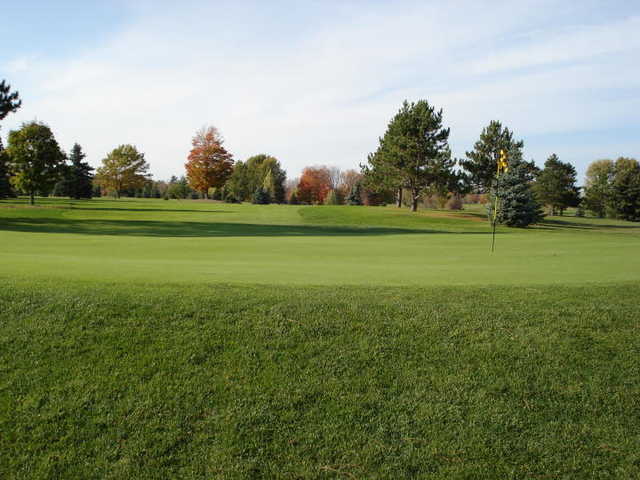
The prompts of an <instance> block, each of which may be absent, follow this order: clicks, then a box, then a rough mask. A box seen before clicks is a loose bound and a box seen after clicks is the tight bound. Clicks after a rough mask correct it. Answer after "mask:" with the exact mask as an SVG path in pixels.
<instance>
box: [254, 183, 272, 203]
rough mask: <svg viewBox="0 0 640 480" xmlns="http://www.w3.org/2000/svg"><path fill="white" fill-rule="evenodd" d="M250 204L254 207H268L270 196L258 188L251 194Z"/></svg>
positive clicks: (261, 188)
mask: <svg viewBox="0 0 640 480" xmlns="http://www.w3.org/2000/svg"><path fill="white" fill-rule="evenodd" d="M252 203H255V204H256V205H268V204H269V203H271V196H270V195H269V192H267V191H266V190H265V189H264V188H263V187H260V188H258V189H257V190H256V191H255V193H254V194H253V200H252Z"/></svg>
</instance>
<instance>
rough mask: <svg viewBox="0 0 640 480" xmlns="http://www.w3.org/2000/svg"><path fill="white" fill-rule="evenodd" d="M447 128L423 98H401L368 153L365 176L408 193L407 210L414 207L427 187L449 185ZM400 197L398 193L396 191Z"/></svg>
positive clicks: (415, 208)
mask: <svg viewBox="0 0 640 480" xmlns="http://www.w3.org/2000/svg"><path fill="white" fill-rule="evenodd" d="M448 138H449V129H448V128H444V127H443V126H442V109H440V110H438V111H436V110H435V108H434V107H432V106H431V105H429V103H428V102H427V101H426V100H420V101H418V102H417V103H413V102H412V103H409V102H407V101H405V102H404V103H403V104H402V108H400V110H399V111H398V113H397V114H396V115H395V116H394V117H393V119H392V120H391V122H389V126H388V127H387V131H386V133H385V135H384V136H383V137H382V138H381V139H380V147H379V148H378V150H377V151H376V153H375V154H371V155H369V159H368V160H369V165H367V166H366V167H364V168H363V170H364V173H365V176H368V177H369V181H372V182H373V183H374V184H375V183H377V182H379V183H380V185H379V186H382V187H388V186H391V185H393V187H394V189H396V190H397V191H398V192H399V191H400V189H401V188H402V187H405V188H407V189H408V191H409V193H410V195H411V211H413V212H415V211H416V210H417V209H418V201H419V199H420V196H421V195H422V194H423V193H424V192H425V191H426V190H427V189H429V188H435V187H437V186H438V185H441V184H447V185H448V184H450V183H451V177H452V176H453V175H454V172H453V166H454V165H455V163H456V162H455V160H452V159H451V154H450V151H449V146H448V143H447V142H448ZM398 199H399V200H400V194H398Z"/></svg>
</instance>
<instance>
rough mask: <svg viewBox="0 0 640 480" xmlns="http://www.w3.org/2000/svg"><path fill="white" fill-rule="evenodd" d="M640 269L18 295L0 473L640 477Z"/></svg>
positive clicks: (3, 351) (5, 364)
mask: <svg viewBox="0 0 640 480" xmlns="http://www.w3.org/2000/svg"><path fill="white" fill-rule="evenodd" d="M639 295H640V287H638V285H637V284H633V285H632V284H628V285H612V286H590V287H524V288H517V287H510V288H497V289H496V288H488V287H487V288H482V287H467V288H464V289H458V288H430V289H416V288H403V289H399V288H384V289H383V288H371V287H369V288H356V287H352V288H349V289H335V288H328V287H304V288H295V287H277V288H276V287H264V286H262V287H248V286H246V287H235V286H228V285H200V286H197V285H190V286H185V285H168V284H165V285H155V286H153V287H145V286H140V285H131V284H127V285H113V284H112V285H107V284H100V285H95V284H91V283H86V282H81V283H78V282H65V283H64V284H62V285H61V284H60V283H59V282H45V281H39V282H23V281H12V280H5V282H4V287H3V288H2V290H0V329H1V333H2V334H1V335H0V339H1V340H0V342H1V343H0V365H1V367H0V368H1V370H0V371H1V372H2V374H1V376H0V378H1V383H0V431H1V432H2V435H1V436H0V450H1V451H2V452H3V455H2V456H0V477H3V478H29V479H34V478H65V479H70V478H171V477H175V478H224V479H230V478H231V479H232V478H289V479H294V478H367V479H369V478H389V479H396V478H443V479H444V478H474V479H475V478H486V479H495V478H513V479H521V478H635V477H637V476H638V475H640V453H639V452H640V402H638V398H639V395H640V363H639V362H638V358H639V356H640V337H639V336H638V327H639V318H640V309H639V307H638V302H637V298H638V296H639Z"/></svg>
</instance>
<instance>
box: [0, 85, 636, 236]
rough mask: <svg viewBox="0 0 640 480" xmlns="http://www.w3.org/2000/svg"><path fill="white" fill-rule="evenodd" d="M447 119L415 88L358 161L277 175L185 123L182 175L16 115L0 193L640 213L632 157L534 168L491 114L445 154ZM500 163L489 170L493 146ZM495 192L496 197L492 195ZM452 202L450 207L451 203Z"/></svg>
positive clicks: (0, 113)
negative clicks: (85, 146) (461, 149)
mask: <svg viewBox="0 0 640 480" xmlns="http://www.w3.org/2000/svg"><path fill="white" fill-rule="evenodd" d="M21 104H22V101H21V99H20V97H19V94H18V92H15V91H11V87H10V85H8V84H7V83H6V81H4V80H3V81H2V82H0V121H1V120H3V119H4V118H5V117H6V116H7V115H8V114H10V113H12V112H15V111H16V110H17V109H18V108H20V106H21ZM449 135H450V129H449V128H448V127H446V126H445V125H444V115H443V110H442V109H436V108H435V107H434V106H432V105H430V104H429V103H428V101H426V100H420V101H418V102H411V103H409V102H407V101H405V102H404V103H403V104H402V106H401V108H400V109H399V111H398V112H397V113H396V115H394V116H393V118H392V119H391V120H390V122H389V124H388V125H387V129H386V131H385V133H384V135H383V136H382V137H380V138H379V139H378V140H379V141H378V147H377V149H376V151H374V152H372V153H370V154H369V155H368V156H367V159H366V162H364V163H363V164H361V165H360V170H359V171H357V170H346V171H341V170H340V169H338V168H336V167H329V166H325V165H316V166H310V167H307V168H305V169H304V170H303V171H302V174H301V175H300V177H299V178H295V179H287V175H286V172H285V170H284V169H283V168H282V165H281V164H280V162H279V160H278V159H277V158H275V157H273V156H271V155H268V154H258V155H254V156H252V157H250V158H248V159H246V160H244V161H241V160H239V161H236V160H234V158H233V155H232V154H231V153H230V152H229V151H228V150H227V149H226V147H225V146H224V140H223V138H222V135H221V134H220V132H219V131H218V129H216V128H215V127H213V126H209V127H204V128H202V129H200V130H198V131H197V132H196V134H195V135H194V137H193V138H192V142H191V150H190V152H189V155H188V157H187V160H186V163H185V174H184V176H182V177H180V178H177V177H172V178H171V179H170V180H169V181H168V182H165V181H157V180H153V179H152V177H151V175H150V174H149V170H150V166H149V163H148V162H147V161H146V159H145V155H144V153H142V152H140V151H139V150H138V149H137V148H136V147H135V146H133V145H120V146H118V147H116V148H115V149H114V150H113V151H111V152H110V153H109V154H108V155H107V156H106V157H105V158H104V159H103V160H102V162H101V165H100V167H99V168H97V169H96V170H95V171H94V169H93V168H92V167H91V166H90V165H89V164H88V163H87V162H85V161H84V159H85V154H84V152H83V151H82V147H81V146H80V145H79V144H77V143H76V144H74V146H73V147H72V149H71V151H70V152H69V154H66V153H65V152H63V151H62V149H61V148H60V146H59V145H58V142H57V141H56V139H55V138H54V135H53V133H52V131H51V129H50V128H49V127H48V126H47V125H46V124H44V123H42V122H37V121H33V122H27V123H25V124H23V125H22V126H21V127H20V128H19V129H17V130H13V131H11V132H9V135H8V143H7V147H6V148H4V146H3V145H2V142H1V139H0V198H6V197H10V196H15V195H16V194H17V193H22V194H26V195H28V196H29V198H30V202H31V203H33V202H34V201H35V197H36V196H38V195H54V196H65V197H71V198H74V199H81V198H91V197H92V196H101V195H111V196H114V197H116V198H118V197H120V196H122V195H124V196H133V197H145V198H165V199H169V198H176V199H185V198H204V199H208V198H212V199H215V200H222V201H225V202H229V203H240V202H253V203H256V204H268V203H290V204H328V205H340V204H349V205H380V204H387V203H392V202H394V203H395V204H396V205H397V206H398V207H402V206H408V207H409V208H410V209H411V211H416V210H417V209H418V207H419V205H420V204H423V205H432V206H436V207H439V208H444V207H445V206H447V205H449V206H451V208H460V207H461V205H462V198H463V197H464V198H475V201H481V202H484V203H486V205H487V213H488V215H493V213H494V212H492V211H491V209H492V208H493V205H496V204H498V205H500V208H499V209H498V211H497V212H495V213H496V218H497V221H498V222H500V223H503V224H506V225H509V226H518V227H524V226H527V225H530V224H532V223H536V222H538V221H540V220H541V219H542V218H543V216H544V215H545V214H551V215H557V214H559V215H562V214H563V213H564V212H565V211H566V209H567V208H570V207H575V208H577V214H578V215H583V214H584V212H585V211H588V212H590V213H592V214H594V215H597V216H600V217H605V216H606V217H610V218H620V219H625V220H632V221H640V164H639V163H638V161H637V160H635V159H633V158H624V157H621V158H618V159H617V160H615V161H613V160H598V161H595V162H593V163H592V164H591V165H590V166H589V168H588V170H587V174H586V183H585V186H584V187H583V188H582V189H581V188H579V187H578V186H577V180H576V170H575V167H573V165H571V164H570V163H567V162H562V161H561V160H560V159H559V158H558V156H557V155H555V154H552V155H550V156H549V158H548V159H547V160H546V161H545V163H544V166H543V168H538V167H537V166H536V165H535V163H534V162H533V161H526V160H525V159H524V154H523V149H524V142H523V141H522V140H519V139H517V138H516V137H515V135H514V133H513V132H512V131H511V130H509V128H507V127H506V126H504V125H502V123H501V122H499V121H495V120H493V121H491V122H490V123H489V124H488V125H487V126H486V127H485V128H484V129H483V130H482V132H481V133H480V136H479V139H478V140H477V141H476V142H475V144H474V146H473V149H471V150H470V151H467V152H466V154H465V158H463V159H458V158H453V157H452V154H451V149H450V146H449V143H448V141H449ZM501 154H502V155H505V157H506V162H507V168H506V169H505V171H504V174H502V175H500V176H498V175H496V165H497V162H498V158H499V155H501ZM495 200H498V201H497V202H496V201H495ZM456 205H457V207H456Z"/></svg>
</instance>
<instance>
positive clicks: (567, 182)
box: [534, 153, 580, 215]
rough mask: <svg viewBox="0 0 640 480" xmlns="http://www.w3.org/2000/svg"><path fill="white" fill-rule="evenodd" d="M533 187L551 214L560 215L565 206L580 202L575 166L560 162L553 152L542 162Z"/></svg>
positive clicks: (573, 205) (572, 205) (574, 205)
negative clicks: (542, 166)
mask: <svg viewBox="0 0 640 480" xmlns="http://www.w3.org/2000/svg"><path fill="white" fill-rule="evenodd" d="M534 189H535V193H536V195H537V197H538V199H539V200H540V202H541V203H542V204H543V205H547V206H548V207H549V208H550V210H551V215H555V214H556V213H560V215H562V214H563V213H564V211H565V210H566V208H567V207H577V206H578V203H579V202H580V191H579V189H578V187H576V169H575V167H574V166H573V165H571V164H570V163H565V162H561V161H560V159H559V158H558V156H557V155H556V154H555V153H554V154H553V155H551V156H550V157H549V158H548V159H547V161H546V162H545V163H544V169H542V171H541V172H540V174H539V175H538V177H537V178H536V182H535V188H534Z"/></svg>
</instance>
